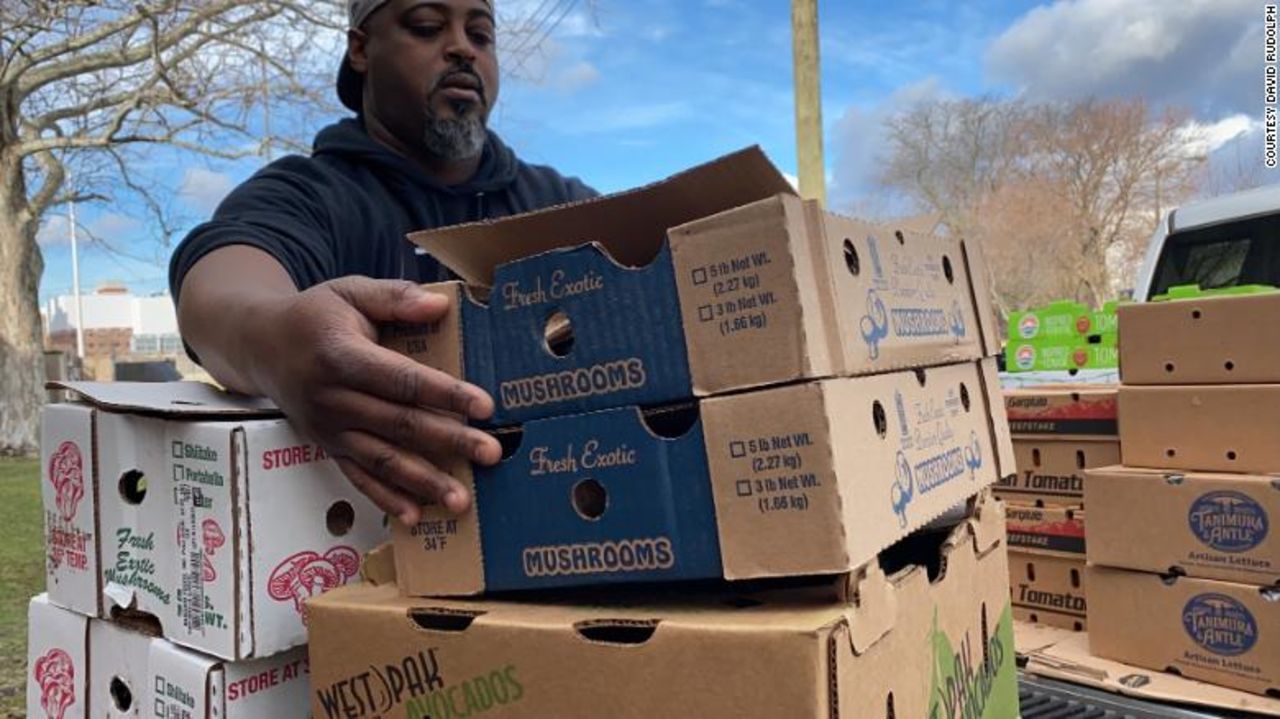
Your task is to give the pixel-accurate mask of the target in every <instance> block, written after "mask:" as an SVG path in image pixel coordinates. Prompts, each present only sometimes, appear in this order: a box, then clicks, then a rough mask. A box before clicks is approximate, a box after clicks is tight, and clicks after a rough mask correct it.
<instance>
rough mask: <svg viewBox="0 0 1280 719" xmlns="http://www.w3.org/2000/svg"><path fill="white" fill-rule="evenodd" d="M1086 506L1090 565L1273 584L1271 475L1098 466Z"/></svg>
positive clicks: (1277, 553)
mask: <svg viewBox="0 0 1280 719" xmlns="http://www.w3.org/2000/svg"><path fill="white" fill-rule="evenodd" d="M1085 501H1087V502H1088V503H1089V504H1088V506H1089V507H1091V509H1090V510H1089V520H1090V527H1089V533H1090V536H1091V538H1092V539H1093V540H1094V541H1093V542H1092V543H1091V544H1090V549H1089V561H1090V562H1092V563H1094V564H1100V565H1105V566H1109V567H1119V568H1122V569H1140V570H1144V571H1149V572H1180V573H1183V574H1186V575H1188V576H1192V577H1204V578H1207V579H1221V580H1224V581H1228V582H1240V583H1243V584H1274V585H1280V533H1278V532H1276V531H1273V530H1274V528H1273V527H1272V526H1271V523H1272V521H1273V519H1272V518H1273V517H1280V479H1278V478H1277V477H1276V476H1275V475H1269V476H1260V475H1249V474H1205V473H1196V472H1187V473H1181V472H1179V473H1172V472H1168V471H1161V470H1151V469H1133V468H1129V467H1105V468H1102V469H1094V470H1090V471H1089V483H1088V489H1087V496H1086V498H1085ZM1135 507H1141V508H1142V511H1141V512H1140V513H1135V512H1134V508H1135Z"/></svg>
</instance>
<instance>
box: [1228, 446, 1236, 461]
mask: <svg viewBox="0 0 1280 719" xmlns="http://www.w3.org/2000/svg"><path fill="white" fill-rule="evenodd" d="M1227 459H1229V460H1231V461H1232V462H1234V461H1236V452H1235V450H1234V449H1233V450H1228V451H1227Z"/></svg>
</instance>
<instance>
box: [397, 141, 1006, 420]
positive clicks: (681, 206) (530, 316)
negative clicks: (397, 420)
mask: <svg viewBox="0 0 1280 719" xmlns="http://www.w3.org/2000/svg"><path fill="white" fill-rule="evenodd" d="M412 239H413V240H414V241H415V242H416V243H417V244H418V245H420V246H421V247H422V248H423V249H424V250H425V251H426V252H428V253H429V254H431V255H432V256H434V257H436V258H437V259H438V260H440V261H441V262H442V263H444V264H445V265H446V266H447V267H449V269H451V270H453V271H454V272H455V273H457V275H459V277H461V278H462V280H464V281H465V284H464V283H462V282H455V283H445V284H440V285H434V286H432V288H433V289H435V290H436V291H438V292H442V293H445V294H448V295H449V296H450V297H451V299H452V300H453V304H452V306H451V309H450V313H449V315H448V316H447V317H446V318H445V319H443V320H441V321H439V322H437V323H435V324H433V325H430V326H420V325H419V326H398V327H397V326H392V327H386V328H384V329H383V330H382V341H383V343H384V344H386V345H387V346H389V347H391V348H394V349H396V350H397V351H399V352H402V353H404V354H406V355H409V356H411V357H413V358H415V359H417V360H419V361H421V362H423V363H425V364H428V365H430V366H432V367H436V368H438V369H441V370H444V371H447V372H449V373H450V374H452V375H454V376H456V377H460V378H463V379H466V380H467V381H469V382H472V383H474V384H476V385H479V386H481V387H483V388H485V389H486V390H488V391H489V392H490V393H491V394H492V395H493V397H494V399H495V401H496V403H497V413H496V416H495V417H494V418H493V421H492V424H494V425H505V424H512V423H518V422H524V421H527V420H530V419H537V418H541V417H547V416H555V415H564V414H573V413H580V412H586V411H592V410H597V409H605V408H610V407H620V406H630V405H639V406H654V405H660V404H665V403H670V402H674V401H680V400H685V399H688V398H691V397H703V396H708V395H714V394H719V393H723V392H728V391H731V390H742V389H749V388H753V387H761V386H765V385H772V384H782V383H787V382H793V381H799V380H806V379H818V378H825V377H835V376H852V375H862V374H872V373H880V372H885V371H890V370H897V369H903V368H909V367H917V366H930V365H939V364H946V363H952V362H962V361H971V360H976V359H980V358H982V357H988V356H994V355H996V354H997V353H998V352H999V344H998V341H999V340H998V336H997V332H996V330H995V328H994V325H993V324H992V322H993V320H992V314H991V307H990V299H989V294H990V293H989V291H988V289H987V284H986V280H985V277H986V268H985V263H984V261H983V259H982V257H981V254H980V251H979V245H978V243H969V242H965V241H963V240H961V239H958V238H943V237H936V236H933V235H925V234H916V233H913V232H908V231H904V230H899V231H895V230H894V229H892V228H887V227H883V226H878V225H872V224H868V223H865V222H858V221H854V220H850V219H846V218H843V217H839V216H836V215H833V214H831V213H827V212H823V211H822V210H820V209H819V207H818V206H817V205H816V204H815V203H812V202H803V201H801V200H800V199H799V198H798V197H796V195H795V194H794V193H793V191H792V190H791V188H790V185H788V183H787V182H786V180H785V179H783V177H782V175H781V174H780V173H779V172H778V170H777V169H776V168H774V166H773V165H772V164H770V163H769V161H768V159H766V158H765V156H764V154H763V153H762V152H760V150H759V149H750V150H744V151H741V152H738V153H735V154H732V155H729V156H726V157H723V158H721V159H719V160H716V161H714V162H711V163H708V164H706V165H702V166H699V167H696V168H693V169H691V170H688V171H686V172H683V173H681V174H679V175H676V176H674V177H671V178H669V179H667V180H664V181H662V182H658V183H656V184H653V185H650V186H648V187H644V188H641V189H638V190H633V191H630V192H624V193H621V194H617V195H612V196H609V197H603V198H599V199H596V200H589V201H586V202H582V203H576V204H572V205H567V206H563V207H558V208H553V209H548V210H542V211H539V212H534V213H530V214H526V215H521V216H517V217H512V218H507V219H502V220H497V221H491V222H482V223H477V224H471V225H463V226H457V227H449V228H441V229H437V230H431V231H427V232H422V233H417V234H415V235H413V236H412Z"/></svg>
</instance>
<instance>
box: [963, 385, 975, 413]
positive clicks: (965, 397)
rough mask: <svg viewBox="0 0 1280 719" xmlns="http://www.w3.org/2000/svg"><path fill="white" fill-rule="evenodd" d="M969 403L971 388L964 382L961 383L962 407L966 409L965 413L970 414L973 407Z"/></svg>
mask: <svg viewBox="0 0 1280 719" xmlns="http://www.w3.org/2000/svg"><path fill="white" fill-rule="evenodd" d="M971 404H972V403H971V402H970V401H969V387H968V385H966V384H965V383H964V382H961V383H960V406H961V407H964V411H966V412H968V411H969V408H970V406H971Z"/></svg>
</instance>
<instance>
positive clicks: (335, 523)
mask: <svg viewBox="0 0 1280 719" xmlns="http://www.w3.org/2000/svg"><path fill="white" fill-rule="evenodd" d="M355 523H356V510H355V508H354V507H352V506H351V503H350V502H348V501H346V500H345V499H343V500H339V501H337V502H334V503H333V504H332V505H330V506H329V511H327V512H325V513H324V526H325V527H326V528H328V530H329V534H332V535H333V536H335V537H342V536H345V535H346V534H347V532H350V531H351V528H352V527H353V526H355Z"/></svg>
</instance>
